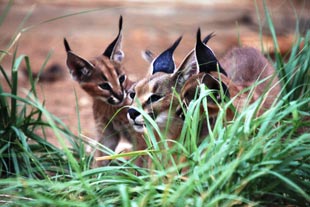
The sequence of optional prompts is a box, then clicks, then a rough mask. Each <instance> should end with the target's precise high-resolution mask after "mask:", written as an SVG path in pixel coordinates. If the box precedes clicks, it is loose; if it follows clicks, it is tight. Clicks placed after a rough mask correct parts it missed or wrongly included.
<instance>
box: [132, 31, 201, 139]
mask: <svg viewBox="0 0 310 207" xmlns="http://www.w3.org/2000/svg"><path fill="white" fill-rule="evenodd" d="M180 41H181V37H180V38H179V39H177V40H176V41H175V43H174V44H173V45H172V46H171V47H169V48H168V49H167V50H165V51H164V52H162V53H161V54H160V55H158V57H156V58H154V59H153V58H150V59H151V60H152V63H151V65H150V68H149V71H148V72H149V73H148V75H147V77H145V78H143V79H142V80H140V81H138V82H137V83H136V85H135V87H134V95H132V97H134V100H133V103H132V106H131V107H130V108H129V109H128V113H127V116H128V120H129V122H130V123H131V124H132V126H133V128H134V129H135V130H136V131H137V132H140V133H143V132H145V129H146V123H145V119H144V116H143V115H142V114H141V113H140V112H139V111H138V110H136V109H137V108H140V107H142V110H143V111H144V112H145V113H146V114H148V115H150V117H152V118H153V119H154V120H155V122H156V124H157V125H158V127H159V128H160V130H161V132H165V133H166V134H165V135H166V136H167V138H169V139H177V138H178V136H179V133H180V131H181V128H182V125H183V120H182V119H181V118H180V117H178V116H175V115H174V114H175V109H176V107H177V106H178V105H179V100H178V99H177V97H176V95H175V93H174V92H177V93H178V92H180V90H181V88H182V87H183V84H184V83H185V81H186V80H187V79H188V77H190V76H191V75H192V74H194V73H196V70H197V69H196V64H195V59H194V56H193V52H191V53H190V54H189V55H188V56H187V57H186V58H185V59H184V61H183V62H182V63H181V64H180V66H179V68H178V69H177V70H176V66H175V63H174V60H173V52H174V50H175V49H176V47H177V46H178V44H179V43H180ZM146 55H148V54H146Z"/></svg>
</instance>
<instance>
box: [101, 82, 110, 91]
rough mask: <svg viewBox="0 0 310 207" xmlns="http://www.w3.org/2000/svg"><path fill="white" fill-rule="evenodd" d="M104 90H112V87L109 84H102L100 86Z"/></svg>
mask: <svg viewBox="0 0 310 207" xmlns="http://www.w3.org/2000/svg"><path fill="white" fill-rule="evenodd" d="M98 86H99V87H100V88H101V89H103V90H111V86H110V85H109V84H108V83H102V84H99V85H98Z"/></svg>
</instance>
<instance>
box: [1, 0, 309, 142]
mask: <svg viewBox="0 0 310 207" xmlns="http://www.w3.org/2000/svg"><path fill="white" fill-rule="evenodd" d="M63 2H66V1H60V0H59V1H43V0H41V1H26V0H25V1H22V0H20V1H16V3H15V4H14V5H13V6H12V8H11V11H10V12H9V15H8V16H7V18H6V19H5V21H4V23H3V25H2V26H1V27H0V37H1V41H0V49H1V50H5V49H6V47H7V44H8V43H9V41H10V38H11V37H12V35H13V34H14V32H15V31H16V30H17V28H18V25H19V24H20V23H21V22H22V20H23V18H24V17H25V16H26V15H27V13H29V12H31V16H30V18H29V19H28V20H27V22H26V23H25V25H24V26H23V28H27V29H26V30H24V32H23V33H22V34H21V37H20V38H19V39H18V44H17V45H18V55H21V54H26V55H28V56H29V57H30V61H31V66H32V68H33V71H34V72H37V71H38V70H39V69H40V67H41V66H42V64H43V63H44V61H45V59H46V57H47V55H48V53H49V52H52V56H51V58H50V59H49V61H48V64H47V67H46V68H48V67H49V66H50V65H52V64H54V63H57V64H60V66H61V67H62V68H63V70H64V78H63V79H60V80H59V81H54V82H42V83H40V84H39V85H38V86H39V87H38V90H39V92H40V99H41V100H45V102H46V108H47V109H48V110H49V111H50V112H51V113H53V114H55V115H57V116H58V117H60V118H61V119H62V120H63V121H64V122H65V123H66V124H68V126H69V127H70V128H71V129H72V130H73V131H75V132H76V129H77V123H78V121H77V115H76V111H75V95H74V90H76V92H77V96H78V104H79V107H80V116H81V126H82V133H83V134H84V135H86V136H90V137H93V136H94V123H93V117H92V110H91V100H90V98H89V97H88V96H87V94H85V93H84V92H83V91H82V90H81V89H80V88H79V86H78V84H77V83H75V82H74V81H73V80H71V78H70V76H69V74H68V72H67V68H66V65H65V60H66V54H65V50H64V46H63V38H64V37H66V38H67V40H68V41H69V42H70V45H71V48H72V49H73V50H74V51H75V52H76V53H77V54H79V55H81V56H82V57H85V58H91V57H93V56H96V55H98V54H101V53H102V52H103V51H104V49H105V48H106V47H107V45H108V44H109V43H110V42H111V41H112V40H113V39H114V37H115V35H116V34H117V30H118V28H117V24H118V18H119V16H120V15H123V18H124V31H123V37H124V38H123V40H124V42H123V48H124V52H125V55H126V58H125V63H124V65H125V67H126V70H127V72H128V74H129V76H130V78H131V79H135V80H137V79H138V78H140V77H142V76H143V75H144V74H145V71H146V69H147V68H148V65H147V63H146V62H145V61H144V60H143V59H142V58H141V55H140V54H141V51H142V50H144V49H146V48H147V49H150V50H152V51H154V52H155V53H159V52H160V51H162V50H164V49H165V48H166V47H168V46H169V45H170V44H171V43H172V42H173V41H174V40H175V39H176V38H177V37H179V36H180V35H183V40H182V42H181V44H180V46H179V47H178V48H177V50H176V52H175V59H176V62H180V61H181V60H182V58H183V57H184V56H185V55H186V54H187V53H188V51H189V50H190V49H192V48H193V47H194V43H195V33H196V30H197V28H198V27H201V29H202V33H203V34H204V35H207V34H208V33H210V32H215V34H216V36H215V37H214V38H213V39H212V40H211V41H210V44H209V45H210V46H211V48H213V50H214V52H215V53H216V54H217V55H218V56H221V55H223V54H224V53H225V52H226V51H227V50H228V49H229V48H231V47H233V46H236V45H238V44H239V42H240V43H241V44H248V45H252V46H254V47H257V48H260V39H259V34H258V31H259V25H260V24H262V25H263V34H264V45H265V47H266V48H267V47H268V49H270V47H271V46H272V40H271V38H270V36H269V31H268V27H267V24H266V21H265V18H264V15H263V10H262V6H261V5H259V6H258V8H259V11H260V18H261V19H260V20H258V17H257V14H256V9H255V5H254V3H253V1H252V0H248V1H247V0H239V1H229V0H221V1H218V3H216V4H211V3H203V4H198V3H196V4H190V3H184V2H185V1H184V2H183V3H180V2H181V1H170V3H167V2H166V3H165V2H163V1H159V2H157V3H156V2H153V3H145V2H144V3H143V2H135V1H134V2H131V1H120V2H122V3H120V2H119V1H99V0H98V1H91V3H83V2H84V1H70V3H63ZM85 2H88V1H85ZM171 2H172V3H171ZM187 2H190V1H187ZM202 2H204V1H202ZM236 2H238V3H237V4H236ZM258 2H260V1H258ZM301 2H303V1H296V3H293V4H289V3H288V1H281V0H278V1H272V3H271V1H267V5H268V6H269V10H270V13H271V15H272V18H273V19H274V23H275V25H276V30H277V34H278V35H279V43H280V48H281V50H282V52H283V53H285V52H287V51H289V48H290V46H291V44H292V42H293V40H294V35H293V33H294V29H295V17H294V11H293V9H292V6H293V5H294V7H296V8H295V9H297V13H298V15H300V17H301V18H303V19H304V20H305V21H304V22H306V23H308V28H309V19H310V18H309V14H310V12H309V8H310V7H309V1H306V2H308V3H306V4H308V5H306V6H304V5H301ZM0 5H1V6H0V11H3V9H4V7H5V5H6V1H0ZM299 8H301V9H299ZM91 10H92V11H91ZM83 11H89V12H84V13H80V14H77V13H78V12H83ZM1 13H2V12H1ZM70 14H77V15H70ZM61 16H64V18H57V17H61ZM53 18H57V19H54V20H53V21H50V20H52V19H53ZM259 22H261V23H259ZM305 25H306V24H305ZM14 48H15V46H14ZM14 48H11V49H10V50H9V52H10V54H9V55H7V56H6V57H5V58H4V59H3V61H2V62H1V65H2V66H3V67H4V68H6V69H7V70H8V71H9V69H10V67H11V59H12V53H13V51H14ZM272 50H273V49H272V47H271V49H270V51H272ZM0 80H1V83H3V82H4V79H3V77H2V75H1V76H0ZM19 81H20V93H23V90H22V89H23V88H28V87H29V86H28V84H27V77H25V76H23V75H22V74H21V75H20V76H19ZM51 137H52V136H51Z"/></svg>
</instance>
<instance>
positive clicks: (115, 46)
mask: <svg viewBox="0 0 310 207" xmlns="http://www.w3.org/2000/svg"><path fill="white" fill-rule="evenodd" d="M122 29H123V17H122V16H120V18H119V23H118V35H117V36H116V38H115V39H114V40H113V42H112V43H111V44H110V45H109V46H108V47H107V49H106V50H105V51H104V52H103V55H104V56H106V57H108V58H110V60H113V61H115V62H118V63H120V62H122V60H123V59H124V57H125V54H124V52H123V50H122Z"/></svg>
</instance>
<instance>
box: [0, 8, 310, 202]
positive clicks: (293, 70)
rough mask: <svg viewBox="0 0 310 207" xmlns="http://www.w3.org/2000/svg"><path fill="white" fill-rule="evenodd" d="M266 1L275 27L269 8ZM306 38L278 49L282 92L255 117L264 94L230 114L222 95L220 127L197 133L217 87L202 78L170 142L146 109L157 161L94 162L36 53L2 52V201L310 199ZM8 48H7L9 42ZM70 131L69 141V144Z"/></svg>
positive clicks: (153, 157)
mask: <svg viewBox="0 0 310 207" xmlns="http://www.w3.org/2000/svg"><path fill="white" fill-rule="evenodd" d="M9 8H10V4H9V5H8V7H7V9H8V10H9ZM265 11H266V16H267V17H268V22H269V26H270V28H271V29H273V28H274V27H273V25H272V21H271V18H270V15H268V10H267V8H265ZM4 15H5V13H3V15H2V17H1V18H0V20H1V21H0V23H1V22H3V21H4V20H3V18H4V17H3V16H4ZM309 38H310V33H309V32H308V33H307V34H306V35H304V36H298V39H297V40H296V43H295V44H294V46H293V48H292V52H291V54H290V57H289V58H288V60H287V61H284V59H283V57H281V55H280V54H278V53H277V54H276V56H277V58H276V62H275V65H276V67H277V70H278V71H279V74H280V79H281V80H282V84H283V88H284V89H283V93H282V97H281V98H280V99H279V101H278V102H276V103H275V104H274V106H273V107H272V108H270V109H268V110H267V111H265V112H264V113H263V114H262V116H260V117H258V118H255V117H251V116H249V114H253V113H254V112H255V111H256V110H257V107H258V104H257V103H254V104H252V105H250V106H248V107H247V108H246V109H244V110H243V111H242V112H241V113H239V114H238V116H236V118H235V119H234V120H233V121H231V122H227V121H226V120H225V113H226V112H225V109H226V108H227V107H229V104H224V105H222V108H221V110H220V113H219V116H218V118H217V120H216V122H215V127H214V129H213V130H212V131H210V134H209V135H208V136H207V137H206V138H205V139H204V140H202V142H201V143H198V142H197V140H196V137H197V133H198V130H197V128H198V127H199V122H198V118H197V117H201V114H199V108H200V106H201V105H204V106H205V105H206V101H207V99H206V98H205V97H206V96H208V94H209V93H210V91H209V90H207V89H205V88H204V87H202V88H201V93H200V94H199V97H197V99H196V100H195V101H193V102H191V104H190V105H189V108H188V110H187V113H186V114H185V120H186V122H185V124H184V127H183V130H182V134H181V138H180V139H179V140H177V141H175V143H174V145H173V147H172V148H168V147H167V146H168V145H167V142H171V140H166V139H165V136H164V134H163V135H162V136H161V137H162V140H161V142H157V141H156V139H155V137H154V135H153V133H152V132H153V131H152V129H154V128H158V127H157V126H156V125H155V123H154V121H153V120H152V119H151V117H149V116H147V115H146V114H145V118H146V119H147V120H148V122H149V125H148V129H149V133H148V134H149V136H150V137H147V140H149V142H148V146H149V150H148V151H147V153H148V155H147V156H149V157H150V159H151V160H152V164H151V166H150V168H141V167H138V166H135V165H134V164H133V163H134V162H132V160H124V159H122V158H119V159H115V160H113V161H112V163H111V165H109V166H106V167H99V168H95V169H90V168H89V164H90V159H91V157H88V156H87V155H86V154H85V151H84V150H83V149H84V146H83V143H82V142H80V141H79V140H78V137H76V136H74V135H73V134H72V133H71V132H70V131H69V130H68V129H67V127H66V126H65V125H64V124H63V123H62V122H61V120H60V119H58V118H57V117H55V116H53V115H52V114H50V113H49V112H48V111H47V110H46V109H45V108H44V103H42V102H40V101H39V100H38V98H37V95H36V89H35V88H36V80H33V79H32V78H31V77H32V76H31V62H30V60H29V58H28V57H27V56H24V55H22V56H19V57H16V55H14V58H13V59H14V61H13V63H12V67H11V68H9V69H5V68H3V67H2V64H1V61H0V65H1V68H0V69H1V73H2V75H3V78H4V80H5V82H6V83H5V84H7V85H8V86H9V89H10V91H8V92H4V91H3V85H2V84H4V83H1V85H0V106H1V110H0V113H1V114H0V115H1V116H0V152H1V153H0V162H1V163H0V167H1V175H0V176H1V179H0V204H3V205H5V206H195V207H196V206H288V205H297V206H310V150H309V149H310V139H309V137H310V119H309V115H310V114H309V112H310V106H309V103H310V96H309V92H310V87H309V76H310V67H309V60H310V54H309V51H310V45H309ZM13 39H14V37H13ZM274 41H275V42H276V35H274ZM14 42H16V41H12V44H14ZM12 47H13V45H9V46H8V48H12ZM1 53H2V55H7V54H9V51H8V49H5V50H2V51H1ZM14 54H16V51H15V52H14ZM21 61H25V62H26V66H27V71H28V73H29V77H30V80H29V81H30V85H31V87H30V90H29V91H28V92H27V93H26V96H25V97H21V96H20V95H19V94H18V90H17V89H18V69H19V68H20V63H21ZM7 71H10V74H8V73H7ZM206 116H208V113H207V111H206ZM47 128H50V129H52V130H53V132H54V134H55V136H56V137H57V138H58V141H59V142H60V143H61V144H62V147H61V148H57V147H55V146H54V145H52V144H51V143H49V142H48V141H47V140H46V137H45V136H44V134H45V133H44V130H46V129H47ZM38 130H40V131H43V132H42V133H41V132H40V133H38ZM64 140H68V141H69V142H70V143H71V146H70V147H67V145H66V144H65V143H64ZM136 155H137V156H139V153H136ZM178 155H179V156H178ZM116 157H117V156H116ZM184 157H185V158H186V161H184V159H182V158H184ZM132 159H135V157H132Z"/></svg>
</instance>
